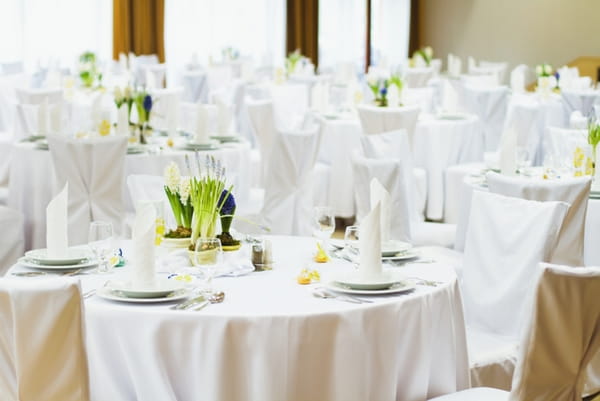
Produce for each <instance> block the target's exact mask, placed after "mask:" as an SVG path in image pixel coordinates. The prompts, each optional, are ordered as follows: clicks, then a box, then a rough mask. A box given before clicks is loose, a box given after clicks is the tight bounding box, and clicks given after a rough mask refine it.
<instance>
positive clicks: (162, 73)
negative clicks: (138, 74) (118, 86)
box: [142, 63, 167, 89]
mask: <svg viewBox="0 0 600 401" xmlns="http://www.w3.org/2000/svg"><path fill="white" fill-rule="evenodd" d="M142 70H144V73H145V75H146V87H147V88H149V89H157V88H164V87H166V82H165V78H166V76H167V65H166V64H164V63H163V64H148V65H144V66H142Z"/></svg>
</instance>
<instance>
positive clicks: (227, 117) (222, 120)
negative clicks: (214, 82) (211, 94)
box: [217, 99, 233, 135]
mask: <svg viewBox="0 0 600 401" xmlns="http://www.w3.org/2000/svg"><path fill="white" fill-rule="evenodd" d="M232 117H233V116H232V115H231V110H230V109H229V107H228V106H227V105H226V104H225V103H224V102H223V101H222V100H221V99H217V130H218V132H217V134H219V135H226V134H228V133H229V131H230V129H229V128H230V127H231V120H232Z"/></svg>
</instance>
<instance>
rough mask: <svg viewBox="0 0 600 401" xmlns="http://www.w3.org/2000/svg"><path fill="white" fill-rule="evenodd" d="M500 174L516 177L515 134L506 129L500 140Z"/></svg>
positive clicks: (513, 131) (511, 130)
mask: <svg viewBox="0 0 600 401" xmlns="http://www.w3.org/2000/svg"><path fill="white" fill-rule="evenodd" d="M499 159H500V174H504V175H511V176H514V175H516V171H517V132H516V131H515V130H513V129H507V130H506V131H504V133H503V134H502V138H500V158H499Z"/></svg>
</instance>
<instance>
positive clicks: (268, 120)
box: [245, 98, 277, 184]
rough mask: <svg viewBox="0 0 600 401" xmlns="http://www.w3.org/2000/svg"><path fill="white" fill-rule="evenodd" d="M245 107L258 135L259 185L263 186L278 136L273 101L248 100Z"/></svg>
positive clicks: (253, 128)
mask: <svg viewBox="0 0 600 401" xmlns="http://www.w3.org/2000/svg"><path fill="white" fill-rule="evenodd" d="M245 105H246V110H247V111H248V117H249V120H250V126H251V128H252V130H253V131H254V135H256V139H257V142H258V149H259V150H260V163H259V164H260V166H261V174H260V177H259V183H261V184H262V183H264V180H265V177H266V176H267V161H268V158H269V156H270V154H271V148H272V147H273V142H274V141H275V137H276V136H277V131H276V129H275V116H274V112H273V102H272V101H271V100H251V99H250V98H247V99H246V103H245Z"/></svg>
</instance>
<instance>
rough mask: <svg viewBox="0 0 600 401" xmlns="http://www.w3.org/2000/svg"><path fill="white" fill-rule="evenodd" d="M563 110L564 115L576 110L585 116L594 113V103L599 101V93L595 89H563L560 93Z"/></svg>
mask: <svg viewBox="0 0 600 401" xmlns="http://www.w3.org/2000/svg"><path fill="white" fill-rule="evenodd" d="M560 95H561V98H562V103H563V108H564V110H565V116H567V117H568V116H570V115H571V113H573V112H574V111H576V110H578V111H580V112H581V114H583V115H584V116H585V117H589V116H592V115H593V114H594V104H598V103H600V94H598V92H596V91H591V90H589V91H571V90H563V91H561V93H560Z"/></svg>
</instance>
